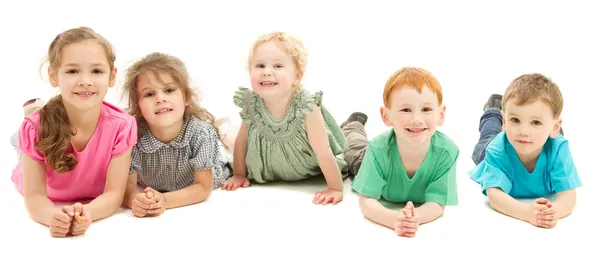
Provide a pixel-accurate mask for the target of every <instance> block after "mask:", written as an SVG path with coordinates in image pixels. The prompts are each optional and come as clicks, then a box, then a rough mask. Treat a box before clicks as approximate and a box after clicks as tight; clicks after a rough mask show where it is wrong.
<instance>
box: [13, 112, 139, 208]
mask: <svg viewBox="0 0 600 269" xmlns="http://www.w3.org/2000/svg"><path fill="white" fill-rule="evenodd" d="M39 121H40V114H39V110H38V111H36V112H34V113H31V114H30V115H29V116H28V117H27V118H26V119H25V120H24V121H23V124H22V125H21V129H19V146H18V148H19V150H20V151H22V152H23V153H24V154H27V156H29V157H30V158H32V159H34V160H36V161H38V162H44V163H45V158H44V154H43V153H42V152H41V151H39V150H38V149H36V148H35V143H36V142H37V141H38V124H39ZM136 142H137V124H136V122H135V118H134V117H133V116H131V115H129V114H127V113H125V112H124V111H122V110H121V109H119V108H118V107H115V106H113V105H111V104H109V103H107V102H103V103H102V111H101V112H100V119H99V120H98V126H97V127H96V130H95V131H94V134H93V135H92V137H91V138H90V140H89V142H88V143H87V145H86V147H85V149H84V150H83V151H80V152H78V151H75V150H74V149H71V151H70V152H72V153H73V154H74V155H75V158H77V162H78V163H77V166H76V167H75V169H73V170H71V171H69V172H66V173H58V172H54V171H53V170H52V167H50V165H49V164H47V163H46V194H47V196H48V198H49V199H50V200H52V201H55V202H57V201H75V200H82V199H94V198H96V197H97V196H99V195H100V194H102V192H103V191H104V185H105V183H106V173H107V169H108V164H109V163H110V161H111V159H112V158H114V157H117V156H119V155H121V154H123V153H124V152H125V151H127V149H129V148H131V147H132V146H133V145H135V143H136ZM21 165H22V164H21V163H19V164H18V165H17V167H15V169H14V170H13V174H12V181H13V182H14V183H15V184H16V185H17V187H18V189H19V191H21V193H22V192H23V174H22V167H21ZM123 180H127V179H126V178H123Z"/></svg>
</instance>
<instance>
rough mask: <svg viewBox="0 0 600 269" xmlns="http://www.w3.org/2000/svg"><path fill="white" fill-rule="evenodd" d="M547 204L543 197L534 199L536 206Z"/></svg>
mask: <svg viewBox="0 0 600 269" xmlns="http://www.w3.org/2000/svg"><path fill="white" fill-rule="evenodd" d="M547 202H548V199H546V198H543V197H540V198H537V199H535V203H536V204H541V205H546V203H547Z"/></svg>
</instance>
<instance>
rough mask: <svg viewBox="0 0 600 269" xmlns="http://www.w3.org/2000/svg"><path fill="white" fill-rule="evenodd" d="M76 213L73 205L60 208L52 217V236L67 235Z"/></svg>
mask: <svg viewBox="0 0 600 269" xmlns="http://www.w3.org/2000/svg"><path fill="white" fill-rule="evenodd" d="M74 215H75V214H74V212H73V207H71V206H64V207H63V208H62V209H58V210H57V211H56V212H55V213H54V215H52V218H51V219H50V225H49V227H50V235H52V237H66V236H67V234H68V233H69V228H70V227H71V221H72V220H73V216H74Z"/></svg>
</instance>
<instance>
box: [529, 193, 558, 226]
mask: <svg viewBox="0 0 600 269" xmlns="http://www.w3.org/2000/svg"><path fill="white" fill-rule="evenodd" d="M550 208H552V203H551V202H550V201H548V199H546V198H538V199H535V201H533V202H532V203H531V204H530V205H529V212H528V216H527V221H528V222H529V223H531V224H532V225H534V226H537V227H542V228H552V227H554V225H555V224H556V219H555V220H554V224H552V219H551V218H552V217H554V216H555V214H554V213H552V212H555V210H547V209H550ZM542 212H546V214H542ZM546 218H548V219H549V220H546Z"/></svg>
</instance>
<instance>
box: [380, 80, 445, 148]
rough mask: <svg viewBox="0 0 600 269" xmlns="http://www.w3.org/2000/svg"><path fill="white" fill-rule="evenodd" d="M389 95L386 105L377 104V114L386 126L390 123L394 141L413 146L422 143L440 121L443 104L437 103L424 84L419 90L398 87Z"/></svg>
mask: <svg viewBox="0 0 600 269" xmlns="http://www.w3.org/2000/svg"><path fill="white" fill-rule="evenodd" d="M390 98H391V100H390V101H391V102H390V108H387V107H381V116H382V118H383V121H384V123H385V125H386V126H388V127H389V126H393V128H394V132H395V133H396V137H397V138H398V140H404V142H408V143H410V144H412V145H415V146H416V145H420V144H422V143H426V142H428V141H429V139H430V138H431V136H433V134H434V133H435V131H436V128H437V126H440V125H442V124H443V122H444V114H445V111H446V107H445V106H444V105H441V106H440V105H438V98H437V96H436V94H435V93H434V92H433V91H432V90H431V89H429V88H428V87H427V86H423V90H422V92H421V93H419V92H418V91H417V90H416V89H414V88H407V87H402V88H399V89H396V90H394V91H393V92H392V95H391V97H390Z"/></svg>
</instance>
